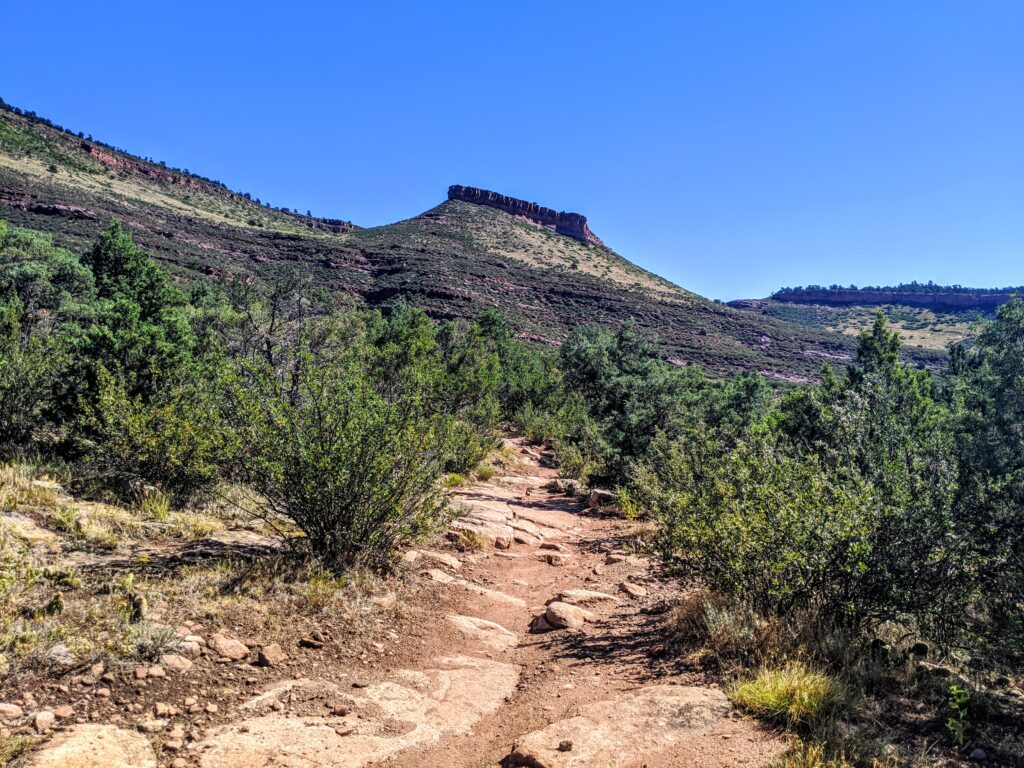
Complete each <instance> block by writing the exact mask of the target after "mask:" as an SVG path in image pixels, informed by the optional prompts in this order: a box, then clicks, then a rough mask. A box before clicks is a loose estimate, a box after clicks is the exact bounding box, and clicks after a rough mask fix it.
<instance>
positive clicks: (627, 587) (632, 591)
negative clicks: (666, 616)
mask: <svg viewBox="0 0 1024 768" xmlns="http://www.w3.org/2000/svg"><path fill="white" fill-rule="evenodd" d="M619 589H621V590H622V591H623V592H625V593H626V594H627V595H629V596H630V597H647V590H646V589H644V588H643V587H641V586H640V585H639V584H633V583H632V582H629V581H624V582H622V583H621V584H619Z"/></svg>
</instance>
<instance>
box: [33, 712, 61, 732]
mask: <svg viewBox="0 0 1024 768" xmlns="http://www.w3.org/2000/svg"><path fill="white" fill-rule="evenodd" d="M56 722H57V718H56V716H55V715H54V714H53V712H51V711H50V710H48V709H44V710H42V711H40V712H36V716H35V719H34V720H33V721H32V726H33V727H34V728H35V729H36V733H48V732H49V731H50V730H52V729H53V726H54V725H55V724H56Z"/></svg>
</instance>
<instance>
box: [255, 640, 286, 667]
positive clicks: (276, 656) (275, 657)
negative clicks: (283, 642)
mask: <svg viewBox="0 0 1024 768" xmlns="http://www.w3.org/2000/svg"><path fill="white" fill-rule="evenodd" d="M287 659H288V654H287V653H285V652H284V649H283V648H281V646H280V645H278V644H277V643H271V644H270V645H264V646H263V647H262V648H260V653H259V658H258V662H259V664H260V666H262V667H273V666H275V665H277V664H282V663H283V662H285V661H287Z"/></svg>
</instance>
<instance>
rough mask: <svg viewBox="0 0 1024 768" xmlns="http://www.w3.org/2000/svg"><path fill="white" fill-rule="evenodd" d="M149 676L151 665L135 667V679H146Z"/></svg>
mask: <svg viewBox="0 0 1024 768" xmlns="http://www.w3.org/2000/svg"><path fill="white" fill-rule="evenodd" d="M147 677H149V667H136V668H135V679H136V680H145V679H146V678H147Z"/></svg>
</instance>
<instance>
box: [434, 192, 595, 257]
mask: <svg viewBox="0 0 1024 768" xmlns="http://www.w3.org/2000/svg"><path fill="white" fill-rule="evenodd" d="M448 199H449V200H462V201H463V202H467V203H476V204H477V205H488V206H490V207H491V208H497V209H498V210H499V211H504V212H505V213H510V214H512V215H513V216H519V217H522V218H525V219H527V220H529V221H532V222H533V223H534V224H540V225H541V226H542V227H546V228H547V229H550V230H552V231H554V232H557V233H558V234H560V235H566V236H568V237H571V238H574V239H576V240H579V241H580V242H581V243H586V244H587V245H601V246H603V245H604V243H603V242H601V238H599V237H598V236H597V235H595V234H594V233H593V232H591V231H590V227H589V226H587V217H586V216H584V215H583V214H580V213H567V212H566V211H555V210H554V209H552V208H545V207H544V206H542V205H539V204H537V203H528V202H527V201H525V200H519V199H517V198H515V197H509V196H508V195H502V194H499V193H497V192H491V191H490V190H487V189H478V188H477V187H464V186H462V185H461V184H452V185H451V186H450V187H448Z"/></svg>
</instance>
